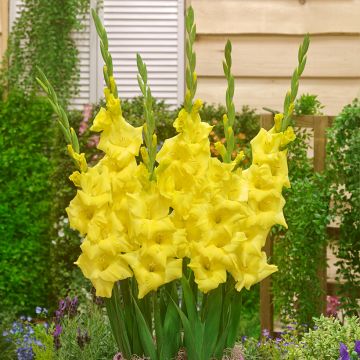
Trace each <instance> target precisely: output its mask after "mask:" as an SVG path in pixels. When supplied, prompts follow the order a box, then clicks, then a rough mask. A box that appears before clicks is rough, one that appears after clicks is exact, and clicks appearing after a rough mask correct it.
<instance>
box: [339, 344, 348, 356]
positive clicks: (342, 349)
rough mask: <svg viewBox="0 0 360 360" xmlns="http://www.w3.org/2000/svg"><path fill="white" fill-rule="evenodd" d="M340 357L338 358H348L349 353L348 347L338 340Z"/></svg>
mask: <svg viewBox="0 0 360 360" xmlns="http://www.w3.org/2000/svg"><path fill="white" fill-rule="evenodd" d="M339 351H340V358H339V360H350V355H349V352H348V348H347V347H346V345H345V344H344V343H342V342H340V349H339Z"/></svg>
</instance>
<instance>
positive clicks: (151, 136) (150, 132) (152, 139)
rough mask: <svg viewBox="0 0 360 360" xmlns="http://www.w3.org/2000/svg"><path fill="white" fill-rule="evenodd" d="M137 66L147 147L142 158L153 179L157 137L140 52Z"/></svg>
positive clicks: (145, 69) (137, 57)
mask: <svg viewBox="0 0 360 360" xmlns="http://www.w3.org/2000/svg"><path fill="white" fill-rule="evenodd" d="M136 61H137V67H138V70H139V74H138V76H137V78H138V83H139V87H140V90H141V93H142V94H143V97H144V100H143V105H144V114H145V121H146V123H145V125H144V138H145V144H146V149H147V156H146V157H145V159H144V158H143V161H144V163H145V164H146V166H147V168H148V171H149V174H150V180H153V179H154V177H155V174H154V167H155V158H156V149H157V138H156V134H155V119H154V112H153V109H152V102H153V98H152V95H151V90H150V87H149V86H148V82H147V80H148V74H147V68H146V65H145V63H144V62H143V60H142V58H141V56H140V54H137V55H136Z"/></svg>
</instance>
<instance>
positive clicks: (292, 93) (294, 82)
mask: <svg viewBox="0 0 360 360" xmlns="http://www.w3.org/2000/svg"><path fill="white" fill-rule="evenodd" d="M309 44H310V37H309V34H306V35H305V37H304V40H303V43H302V44H301V45H300V47H299V52H298V66H297V67H296V69H295V70H294V73H293V75H292V78H291V89H290V90H289V91H288V92H287V94H286V96H285V100H284V118H283V119H282V123H281V128H280V132H283V131H285V130H286V129H287V127H288V126H289V124H290V121H291V116H292V114H293V111H294V101H295V99H296V96H297V93H298V89H299V79H300V77H301V75H302V73H303V71H304V69H305V65H306V59H307V57H306V53H307V51H308V49H309Z"/></svg>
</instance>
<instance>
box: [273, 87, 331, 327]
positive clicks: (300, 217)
mask: <svg viewBox="0 0 360 360" xmlns="http://www.w3.org/2000/svg"><path fill="white" fill-rule="evenodd" d="M314 99H315V100H316V96H314V95H308V94H306V95H302V96H301V97H300V98H299V100H297V102H296V106H295V109H297V111H299V109H301V113H299V112H296V113H295V114H296V115H308V114H309V115H310V114H311V115H313V114H316V113H317V111H318V110H319V109H320V108H321V105H320V104H318V103H317V102H316V101H314ZM309 104H312V107H309ZM305 110H306V112H308V114H304V112H305ZM295 126H296V123H295ZM295 132H296V136H297V138H296V140H295V141H294V142H293V143H292V144H291V145H290V146H289V150H288V151H289V153H288V154H289V178H290V182H291V188H289V189H285V191H284V197H285V199H286V205H285V208H284V214H285V218H286V221H287V224H288V229H287V230H286V231H285V229H283V228H281V227H276V228H274V231H273V235H272V236H273V239H274V263H276V264H277V266H278V267H279V271H278V272H277V273H276V274H274V276H273V293H274V302H275V306H276V309H277V311H278V312H279V314H280V319H281V321H282V323H284V324H288V323H290V322H292V321H294V320H295V322H296V323H297V324H298V325H301V324H309V325H311V324H312V322H313V320H312V318H313V316H316V315H319V314H320V311H321V299H322V294H323V289H322V286H321V280H320V278H319V276H318V272H319V269H320V268H321V267H323V266H326V264H325V261H326V259H325V257H324V248H325V247H326V245H327V224H328V221H329V216H328V208H329V200H330V199H329V192H328V190H327V187H328V186H327V180H326V177H325V176H324V175H323V174H316V173H314V171H313V166H312V162H311V159H308V157H307V149H308V146H309V143H310V135H311V134H310V133H309V132H308V131H306V129H300V128H296V127H295Z"/></svg>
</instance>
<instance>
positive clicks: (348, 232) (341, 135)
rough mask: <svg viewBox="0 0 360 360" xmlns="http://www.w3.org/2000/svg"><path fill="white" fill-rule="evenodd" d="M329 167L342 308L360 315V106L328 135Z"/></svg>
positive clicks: (343, 114) (346, 113)
mask: <svg viewBox="0 0 360 360" xmlns="http://www.w3.org/2000/svg"><path fill="white" fill-rule="evenodd" d="M327 165H328V174H329V179H330V181H331V183H332V184H333V185H332V187H331V194H332V199H333V208H332V212H331V215H332V218H333V220H337V221H339V222H340V234H339V239H338V242H337V245H338V246H337V247H335V250H336V255H337V257H338V258H339V261H338V262H337V264H336V265H337V266H338V272H337V277H338V279H337V280H340V279H341V280H342V281H343V282H344V284H342V286H341V287H340V295H341V300H340V303H341V307H342V308H343V309H344V310H345V312H346V313H348V314H349V315H350V314H355V315H358V316H359V315H360V310H359V305H358V300H357V298H358V297H359V289H360V217H359V214H360V173H359V169H360V102H359V100H354V102H353V103H352V104H351V105H348V106H346V107H345V108H344V109H343V111H342V112H341V114H340V115H339V116H338V117H337V118H336V120H335V122H334V124H333V126H332V128H331V129H330V130H329V131H328V144H327Z"/></svg>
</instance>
